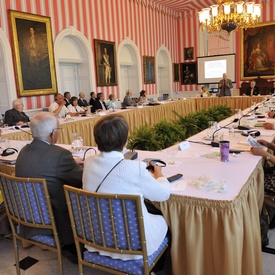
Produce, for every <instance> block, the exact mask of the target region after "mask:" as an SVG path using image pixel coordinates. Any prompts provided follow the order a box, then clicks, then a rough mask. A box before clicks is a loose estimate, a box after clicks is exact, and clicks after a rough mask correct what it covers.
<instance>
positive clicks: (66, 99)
mask: <svg viewBox="0 0 275 275" xmlns="http://www.w3.org/2000/svg"><path fill="white" fill-rule="evenodd" d="M70 99H71V93H70V92H65V93H64V100H65V102H66V103H65V106H66V107H68V106H69V105H70Z"/></svg>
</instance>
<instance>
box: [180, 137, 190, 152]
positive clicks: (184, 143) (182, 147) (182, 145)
mask: <svg viewBox="0 0 275 275" xmlns="http://www.w3.org/2000/svg"><path fill="white" fill-rule="evenodd" d="M188 148H190V143H189V141H188V140H185V141H182V142H181V143H180V144H179V149H180V150H181V151H185V150H186V149H188Z"/></svg>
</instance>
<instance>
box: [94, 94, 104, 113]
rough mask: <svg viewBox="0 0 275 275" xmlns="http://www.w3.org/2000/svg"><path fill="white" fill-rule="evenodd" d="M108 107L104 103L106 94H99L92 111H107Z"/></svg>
mask: <svg viewBox="0 0 275 275" xmlns="http://www.w3.org/2000/svg"><path fill="white" fill-rule="evenodd" d="M106 110H107V105H106V103H105V102H104V94H103V93H98V94H97V96H96V100H95V104H94V105H93V107H92V109H91V111H92V113H95V112H96V111H106Z"/></svg>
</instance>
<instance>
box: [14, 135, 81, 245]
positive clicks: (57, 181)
mask: <svg viewBox="0 0 275 275" xmlns="http://www.w3.org/2000/svg"><path fill="white" fill-rule="evenodd" d="M82 173H83V169H82V167H81V166H80V165H79V164H77V163H76V162H75V160H74V158H73V156H72V154H71V152H70V151H68V150H66V149H64V148H62V147H60V146H56V145H52V144H48V143H46V142H44V141H42V140H38V139H34V140H33V141H32V143H30V144H28V145H26V146H25V147H24V148H23V149H22V150H21V151H20V153H19V155H18V158H17V160H16V166H15V174H16V176H17V177H26V178H29V177H30V178H44V179H46V182H47V186H48V190H49V194H50V199H51V202H52V207H53V212H54V217H55V221H56V226H57V231H58V233H59V239H60V241H61V243H62V244H63V245H66V244H71V243H73V242H74V239H73V234H72V230H71V224H70V219H69V213H68V209H67V205H66V199H65V194H64V190H63V185H64V184H67V185H71V186H74V187H78V188H81V187H82ZM37 230H39V229H30V228H28V227H25V228H24V229H23V230H22V232H21V228H20V234H22V235H24V236H25V237H27V236H28V237H30V236H32V235H35V234H37Z"/></svg>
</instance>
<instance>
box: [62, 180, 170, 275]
mask: <svg viewBox="0 0 275 275" xmlns="http://www.w3.org/2000/svg"><path fill="white" fill-rule="evenodd" d="M64 189H65V195H66V200H67V205H68V209H69V214H70V219H71V224H72V229H73V234H74V239H75V243H76V248H77V253H78V266H79V274H83V265H86V266H89V267H93V268H97V269H101V270H104V271H107V272H110V273H112V274H140V275H142V274H145V275H147V274H149V273H150V271H151V270H152V268H153V267H154V266H155V264H156V262H157V261H158V259H159V258H160V257H161V255H162V254H163V253H164V251H165V250H166V248H167V247H168V239H167V238H165V239H164V240H163V242H162V244H161V245H160V247H159V248H158V249H157V251H155V252H154V253H153V254H152V255H150V256H149V257H148V255H147V249H146V238H145V231H144V223H143V215H142V209H141V202H140V196H139V195H115V194H102V193H93V192H89V191H85V190H82V189H77V188H74V187H71V186H67V185H65V186H64ZM80 244H84V245H86V246H91V247H94V248H96V249H99V250H102V251H105V252H111V253H119V254H128V255H139V256H141V257H140V259H138V260H127V261H123V260H120V259H113V258H111V257H109V256H102V255H100V254H99V253H98V252H89V251H84V253H83V255H82V253H81V249H80Z"/></svg>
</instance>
